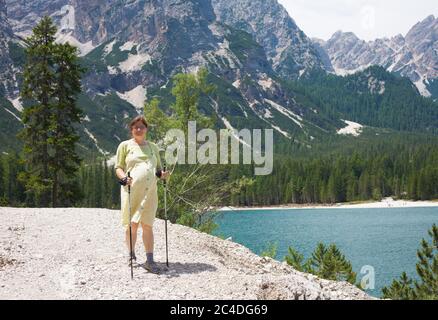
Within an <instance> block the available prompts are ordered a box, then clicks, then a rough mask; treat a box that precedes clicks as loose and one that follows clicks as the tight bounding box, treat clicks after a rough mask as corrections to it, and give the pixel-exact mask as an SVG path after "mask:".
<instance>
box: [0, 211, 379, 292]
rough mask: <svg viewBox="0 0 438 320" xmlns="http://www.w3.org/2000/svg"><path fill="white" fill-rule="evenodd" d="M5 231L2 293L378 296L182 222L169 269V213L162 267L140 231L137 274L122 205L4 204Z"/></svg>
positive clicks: (158, 239) (172, 232) (159, 254)
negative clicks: (148, 253) (154, 268)
mask: <svg viewBox="0 0 438 320" xmlns="http://www.w3.org/2000/svg"><path fill="white" fill-rule="evenodd" d="M0 230H2V232H1V233H0V244H1V245H0V286H1V290H0V299H147V300H151V299H160V300H161V299H307V300H308V299H324V300H326V299H327V300H328V299H331V300H333V299H341V300H343V299H349V300H350V299H361V300H368V299H373V298H372V297H370V296H368V295H367V294H365V293H364V292H362V291H361V290H359V289H358V288H356V287H355V286H352V285H350V284H349V283H346V282H334V281H328V280H322V279H319V278H317V277H315V276H313V275H310V274H306V273H301V272H298V271H295V270H294V269H293V268H291V267H290V266H288V265H287V264H285V263H280V262H278V261H275V260H272V259H269V258H261V257H259V256H257V255H255V254H254V253H252V252H251V251H250V250H249V249H247V248H245V247H243V246H242V245H239V244H237V243H234V242H231V241H227V240H222V239H219V238H216V237H213V236H210V235H207V234H204V233H200V232H198V231H196V230H193V229H190V228H187V227H184V226H181V225H177V224H168V241H169V268H168V269H167V267H166V264H165V262H166V259H165V237H164V221H162V220H157V221H156V223H155V224H154V232H155V260H156V261H157V262H158V264H159V266H160V269H161V273H160V274H159V275H156V274H151V273H148V272H147V271H146V270H145V269H144V268H143V267H142V263H143V262H144V260H145V254H144V251H143V246H142V243H141V242H140V240H141V237H139V243H137V246H136V249H137V251H136V255H137V259H138V262H139V264H138V265H136V267H135V268H134V281H131V278H130V268H129V267H128V266H127V263H126V258H125V257H124V254H125V245H124V240H123V239H124V231H123V228H122V227H121V224H120V212H119V211H115V210H106V209H78V208H74V209H73V208H71V209H61V208H58V209H26V208H20V209H18V208H0ZM67 235H68V236H67Z"/></svg>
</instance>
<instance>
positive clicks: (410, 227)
mask: <svg viewBox="0 0 438 320" xmlns="http://www.w3.org/2000/svg"><path fill="white" fill-rule="evenodd" d="M216 222H217V223H218V224H219V228H218V229H217V230H216V231H215V234H216V235H222V236H225V237H232V240H233V241H234V242H237V243H240V244H242V245H244V246H246V247H247V248H249V249H251V250H252V251H253V252H255V253H256V254H260V253H261V252H262V251H264V249H266V247H267V243H268V242H275V243H277V245H278V247H277V257H276V259H277V260H280V261H283V260H284V256H286V255H287V249H288V247H289V246H292V247H294V248H295V249H297V250H298V251H299V252H301V253H302V254H304V257H305V259H307V258H309V257H310V255H311V253H312V252H313V250H314V249H315V248H316V245H317V243H318V242H323V243H324V244H330V243H335V244H336V245H337V246H338V248H339V249H340V250H341V251H342V253H344V255H345V256H346V258H347V259H348V260H350V261H351V263H352V265H353V270H354V271H355V272H357V281H360V279H362V277H364V276H365V274H369V270H370V269H368V271H366V272H365V271H364V273H362V274H361V273H360V272H361V269H362V267H363V266H371V267H373V268H374V273H375V288H374V290H367V292H368V293H369V294H371V295H373V296H376V297H379V296H381V289H382V287H384V286H388V285H390V284H391V283H392V280H393V279H395V278H397V279H398V278H399V276H400V275H401V273H402V272H403V271H406V273H407V274H408V275H409V276H411V277H416V272H415V265H416V263H417V256H416V253H417V249H418V248H419V247H420V241H421V239H422V238H424V239H426V240H427V241H429V240H430V237H429V235H428V233H427V231H428V230H429V229H431V227H432V225H433V223H435V224H438V207H424V208H379V209H362V208H357V209H275V210H251V211H227V212H221V214H220V216H219V217H218V218H217V220H216Z"/></svg>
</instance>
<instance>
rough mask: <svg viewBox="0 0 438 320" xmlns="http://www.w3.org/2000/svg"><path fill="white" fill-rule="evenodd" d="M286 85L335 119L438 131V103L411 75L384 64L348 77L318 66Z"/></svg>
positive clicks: (414, 129) (430, 131) (382, 126)
mask: <svg viewBox="0 0 438 320" xmlns="http://www.w3.org/2000/svg"><path fill="white" fill-rule="evenodd" d="M285 85H286V86H288V87H289V89H290V90H292V91H294V92H297V93H299V94H301V95H302V96H304V97H305V99H307V101H309V100H310V101H311V103H312V104H314V105H315V106H317V109H318V110H320V112H321V113H323V114H324V115H326V116H328V117H329V118H330V119H333V120H339V119H345V120H350V121H356V122H359V123H361V124H363V125H368V126H373V127H380V128H392V129H395V130H404V131H423V132H429V133H434V134H436V133H437V132H438V104H437V103H435V102H433V100H432V99H428V98H424V97H422V96H421V95H420V94H419V93H418V90H417V89H416V87H415V86H414V85H413V84H412V82H411V81H410V80H409V79H407V78H402V77H399V76H397V75H395V74H391V73H389V72H387V71H386V70H385V69H384V68H382V67H377V66H373V67H369V68H368V69H366V70H364V71H362V72H359V73H356V74H354V75H350V76H346V77H339V76H335V75H331V74H326V73H323V72H321V71H318V70H315V71H313V72H310V73H309V74H308V75H307V76H305V77H303V79H301V80H299V81H295V82H290V83H288V84H285Z"/></svg>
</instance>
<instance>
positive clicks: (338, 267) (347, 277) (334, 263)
mask: <svg viewBox="0 0 438 320" xmlns="http://www.w3.org/2000/svg"><path fill="white" fill-rule="evenodd" d="M285 261H286V262H287V263H288V264H289V265H290V266H292V267H293V268H295V269H296V270H298V271H301V272H307V273H312V274H314V275H316V276H318V277H320V278H323V279H328V280H335V281H348V282H350V283H352V284H355V282H356V273H355V272H353V268H352V265H351V263H350V262H349V261H348V260H347V259H346V258H345V256H344V255H343V254H342V252H341V251H340V250H339V249H338V248H337V247H336V245H335V244H331V245H330V246H328V247H327V246H325V245H324V244H323V243H318V245H317V247H316V249H315V251H314V252H313V253H312V256H311V257H310V258H309V259H307V260H306V261H305V262H304V256H303V255H302V254H301V253H299V252H298V251H296V250H295V249H294V248H292V247H289V249H288V255H287V256H285Z"/></svg>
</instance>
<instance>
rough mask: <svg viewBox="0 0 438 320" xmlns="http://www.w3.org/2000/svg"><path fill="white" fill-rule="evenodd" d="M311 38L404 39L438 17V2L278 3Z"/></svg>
mask: <svg viewBox="0 0 438 320" xmlns="http://www.w3.org/2000/svg"><path fill="white" fill-rule="evenodd" d="M278 1H279V2H280V3H281V4H282V5H283V6H284V7H285V8H286V10H287V11H288V12H289V15H290V16H291V17H292V18H293V19H294V20H295V22H296V23H297V25H298V27H299V28H301V29H302V30H303V31H304V33H306V34H307V36H309V37H316V38H321V39H324V40H327V39H329V38H330V37H331V36H332V34H333V33H335V32H336V31H337V30H342V31H344V32H347V31H352V32H354V33H355V34H356V35H357V36H358V37H359V38H361V39H364V40H374V39H376V38H383V37H392V36H395V35H397V34H399V33H401V34H402V35H403V36H405V35H406V33H407V32H408V31H409V29H410V28H411V27H412V26H414V25H415V24H416V23H417V22H419V21H421V20H423V19H425V18H426V17H427V16H429V15H431V14H433V15H435V17H437V16H438V1H437V0H399V1H398V0H278Z"/></svg>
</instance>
